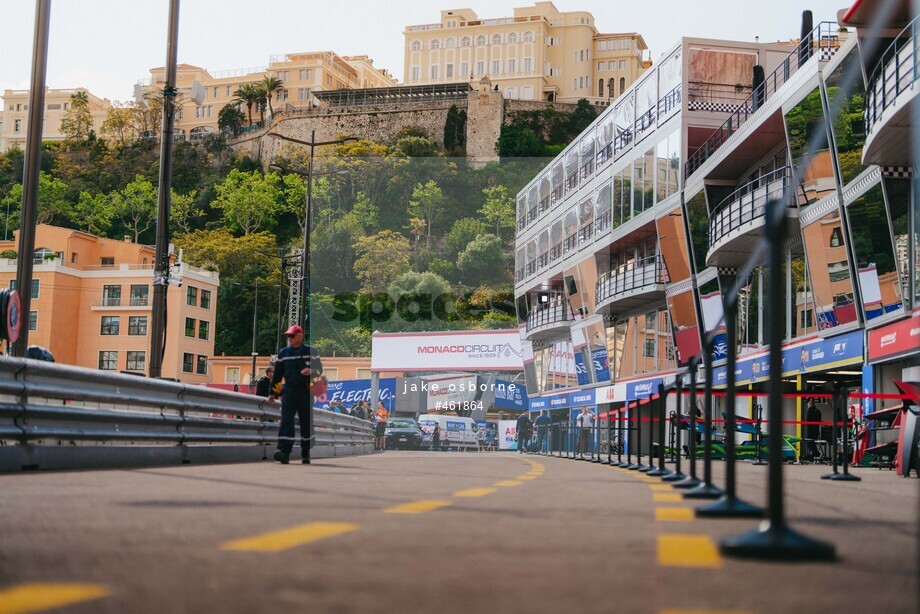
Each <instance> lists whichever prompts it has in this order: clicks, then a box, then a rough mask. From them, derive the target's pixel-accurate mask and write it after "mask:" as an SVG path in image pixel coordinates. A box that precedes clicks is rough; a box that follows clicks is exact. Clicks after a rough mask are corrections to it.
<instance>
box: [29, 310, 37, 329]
mask: <svg viewBox="0 0 920 614" xmlns="http://www.w3.org/2000/svg"><path fill="white" fill-rule="evenodd" d="M29 330H38V312H37V311H30V312H29Z"/></svg>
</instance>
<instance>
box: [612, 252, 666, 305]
mask: <svg viewBox="0 0 920 614" xmlns="http://www.w3.org/2000/svg"><path fill="white" fill-rule="evenodd" d="M668 281H669V280H668V271H667V269H666V268H665V266H664V261H662V259H661V256H658V255H655V256H652V257H651V258H646V259H645V260H640V261H639V262H637V263H635V264H631V265H627V266H620V267H617V268H616V269H614V270H612V271H609V272H607V273H604V274H603V275H601V278H600V279H598V280H597V301H598V302H599V303H600V302H603V301H606V300H610V299H612V298H615V297H617V296H619V295H622V294H628V293H632V292H635V291H637V290H642V289H643V288H645V289H649V290H651V289H653V288H654V287H655V286H660V285H663V284H666V283H668Z"/></svg>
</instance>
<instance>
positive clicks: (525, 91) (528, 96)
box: [521, 85, 533, 100]
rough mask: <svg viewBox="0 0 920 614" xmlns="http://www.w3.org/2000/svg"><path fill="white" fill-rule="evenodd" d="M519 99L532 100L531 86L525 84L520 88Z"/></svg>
mask: <svg viewBox="0 0 920 614" xmlns="http://www.w3.org/2000/svg"><path fill="white" fill-rule="evenodd" d="M521 100H533V86H532V85H525V86H524V87H522V88H521Z"/></svg>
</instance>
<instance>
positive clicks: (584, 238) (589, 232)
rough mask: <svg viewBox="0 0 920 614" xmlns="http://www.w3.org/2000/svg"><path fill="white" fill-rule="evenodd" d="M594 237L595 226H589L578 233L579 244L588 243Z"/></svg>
mask: <svg viewBox="0 0 920 614" xmlns="http://www.w3.org/2000/svg"><path fill="white" fill-rule="evenodd" d="M593 236H594V224H588V225H587V226H585V227H584V228H582V229H581V230H579V231H578V244H579V245H581V244H582V243H587V242H588V241H590V240H591V238H592V237H593Z"/></svg>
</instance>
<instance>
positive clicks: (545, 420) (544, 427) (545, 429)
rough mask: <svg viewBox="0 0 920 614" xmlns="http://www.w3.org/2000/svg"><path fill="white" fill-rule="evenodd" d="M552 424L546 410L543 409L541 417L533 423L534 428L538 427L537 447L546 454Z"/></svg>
mask: <svg viewBox="0 0 920 614" xmlns="http://www.w3.org/2000/svg"><path fill="white" fill-rule="evenodd" d="M552 423H553V421H552V419H551V418H550V417H549V416H547V415H546V410H545V409H541V410H540V415H539V416H537V419H536V420H534V421H533V424H534V426H535V427H537V446H538V447H539V448H540V451H541V452H543V453H544V454H545V453H546V452H547V451H548V450H547V448H548V445H547V444H548V442H547V436H548V435H549V427H550V425H552Z"/></svg>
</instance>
